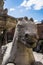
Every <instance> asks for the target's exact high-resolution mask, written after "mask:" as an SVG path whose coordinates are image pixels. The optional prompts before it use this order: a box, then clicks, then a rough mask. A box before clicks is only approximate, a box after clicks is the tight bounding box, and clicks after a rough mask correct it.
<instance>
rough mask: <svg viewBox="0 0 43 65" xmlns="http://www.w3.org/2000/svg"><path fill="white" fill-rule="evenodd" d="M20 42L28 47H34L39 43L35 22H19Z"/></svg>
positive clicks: (23, 20)
mask: <svg viewBox="0 0 43 65" xmlns="http://www.w3.org/2000/svg"><path fill="white" fill-rule="evenodd" d="M17 28H18V41H19V42H20V43H23V44H25V45H26V46H27V47H32V46H33V45H34V44H35V43H36V42H37V28H36V25H35V23H34V22H32V21H29V20H25V19H22V20H18V24H17Z"/></svg>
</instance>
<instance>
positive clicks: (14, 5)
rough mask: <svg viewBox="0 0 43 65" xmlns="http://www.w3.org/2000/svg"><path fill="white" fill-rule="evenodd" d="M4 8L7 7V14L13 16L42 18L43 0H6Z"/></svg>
mask: <svg viewBox="0 0 43 65" xmlns="http://www.w3.org/2000/svg"><path fill="white" fill-rule="evenodd" d="M4 8H8V14H9V15H11V16H13V17H24V16H27V17H28V18H31V17H32V18H33V19H34V20H38V21H41V20H42V19H43V0H6V1H5V5H4Z"/></svg>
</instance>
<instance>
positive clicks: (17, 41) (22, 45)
mask: <svg viewBox="0 0 43 65" xmlns="http://www.w3.org/2000/svg"><path fill="white" fill-rule="evenodd" d="M36 42H37V28H36V25H35V23H34V22H32V21H27V20H25V19H24V18H23V19H22V20H18V23H17V25H16V28H15V34H14V38H13V41H12V43H10V45H9V44H8V48H7V50H6V52H5V54H4V57H3V61H2V65H34V63H35V59H34V56H33V51H32V48H33V47H34V46H35V45H36Z"/></svg>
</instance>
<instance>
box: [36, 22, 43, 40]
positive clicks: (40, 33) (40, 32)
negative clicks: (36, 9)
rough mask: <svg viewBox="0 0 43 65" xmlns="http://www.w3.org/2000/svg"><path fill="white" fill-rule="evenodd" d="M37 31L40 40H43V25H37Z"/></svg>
mask: <svg viewBox="0 0 43 65" xmlns="http://www.w3.org/2000/svg"><path fill="white" fill-rule="evenodd" d="M37 31H38V36H39V39H43V23H39V24H37Z"/></svg>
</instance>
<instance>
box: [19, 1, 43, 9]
mask: <svg viewBox="0 0 43 65" xmlns="http://www.w3.org/2000/svg"><path fill="white" fill-rule="evenodd" d="M33 5H34V6H33ZM20 6H22V7H25V8H26V9H30V8H32V7H31V6H33V9H34V10H40V9H41V8H43V0H28V1H27V0H24V1H23V2H22V3H21V5H20Z"/></svg>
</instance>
